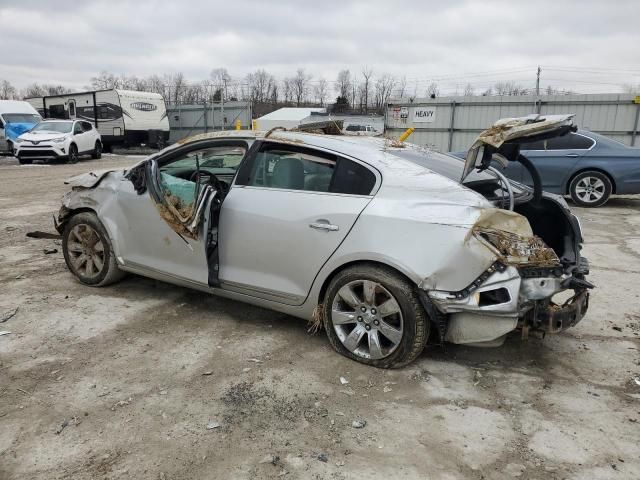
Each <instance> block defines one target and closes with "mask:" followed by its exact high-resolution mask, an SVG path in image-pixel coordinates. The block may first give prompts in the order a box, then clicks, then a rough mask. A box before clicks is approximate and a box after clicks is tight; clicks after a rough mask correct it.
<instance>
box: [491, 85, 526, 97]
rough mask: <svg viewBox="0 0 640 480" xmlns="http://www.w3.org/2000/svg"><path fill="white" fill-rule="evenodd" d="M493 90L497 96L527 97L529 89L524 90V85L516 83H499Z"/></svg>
mask: <svg viewBox="0 0 640 480" xmlns="http://www.w3.org/2000/svg"><path fill="white" fill-rule="evenodd" d="M493 90H494V91H495V93H496V95H511V96H516V95H526V94H527V89H526V88H523V87H522V85H520V84H517V83H515V82H497V83H496V84H495V85H494V86H493Z"/></svg>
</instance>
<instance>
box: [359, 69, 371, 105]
mask: <svg viewBox="0 0 640 480" xmlns="http://www.w3.org/2000/svg"><path fill="white" fill-rule="evenodd" d="M372 76H373V69H372V68H370V67H367V66H365V67H363V69H362V78H363V79H364V81H363V82H362V85H361V89H362V100H364V112H365V113H367V109H368V108H369V91H370V90H371V77H372Z"/></svg>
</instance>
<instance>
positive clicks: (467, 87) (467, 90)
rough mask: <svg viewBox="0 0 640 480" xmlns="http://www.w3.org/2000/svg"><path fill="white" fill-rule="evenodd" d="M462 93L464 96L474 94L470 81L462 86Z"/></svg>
mask: <svg viewBox="0 0 640 480" xmlns="http://www.w3.org/2000/svg"><path fill="white" fill-rule="evenodd" d="M462 95H464V96H465V97H473V95H474V90H473V85H471V84H470V83H467V84H466V85H465V86H464V91H463V92H462Z"/></svg>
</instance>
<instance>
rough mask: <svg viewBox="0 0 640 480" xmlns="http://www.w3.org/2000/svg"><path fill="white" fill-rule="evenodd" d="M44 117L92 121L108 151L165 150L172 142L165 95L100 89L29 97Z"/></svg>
mask: <svg viewBox="0 0 640 480" xmlns="http://www.w3.org/2000/svg"><path fill="white" fill-rule="evenodd" d="M26 101H27V102H29V103H30V104H31V105H32V106H33V107H34V108H35V109H36V110H38V112H40V115H42V116H43V117H44V118H58V119H68V120H71V119H81V120H86V121H88V122H91V123H92V124H93V125H94V126H95V128H96V129H97V130H98V132H99V133H100V135H101V136H102V141H103V144H104V148H105V150H107V151H109V149H110V148H111V147H112V146H114V145H122V146H125V147H129V146H136V145H149V146H152V147H157V148H162V147H164V146H165V144H166V142H167V140H168V139H169V120H168V118H167V109H166V106H165V103H164V99H163V98H162V95H160V94H157V93H150V92H135V91H132V90H118V89H111V90H97V91H93V92H81V93H69V94H65V95H51V96H47V97H32V98H27V99H26Z"/></svg>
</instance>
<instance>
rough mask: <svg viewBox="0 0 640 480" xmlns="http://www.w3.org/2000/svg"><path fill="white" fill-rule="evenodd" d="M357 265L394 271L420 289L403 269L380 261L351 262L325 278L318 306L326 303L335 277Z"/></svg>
mask: <svg viewBox="0 0 640 480" xmlns="http://www.w3.org/2000/svg"><path fill="white" fill-rule="evenodd" d="M355 265H363V266H373V267H383V268H388V269H390V270H393V271H394V272H395V273H397V274H398V275H400V276H401V277H403V278H404V279H405V280H407V282H409V283H410V284H412V285H414V286H415V288H418V285H417V283H416V282H415V281H414V280H413V279H412V278H411V277H410V276H409V275H408V274H407V273H406V272H403V271H402V269H400V268H398V267H397V266H396V265H391V264H389V263H385V262H381V261H379V260H367V259H359V260H351V261H348V262H345V263H343V264H341V265H339V266H337V267H335V268H334V269H333V270H332V271H331V272H330V273H329V274H328V275H327V276H326V277H325V279H324V281H323V282H322V286H321V287H320V290H319V291H318V298H317V304H322V303H323V302H324V297H325V295H326V294H327V290H328V289H329V284H330V283H331V281H332V280H333V279H334V278H335V276H336V275H338V274H339V273H340V272H342V271H344V270H346V269H347V268H351V267H353V266H355Z"/></svg>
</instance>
